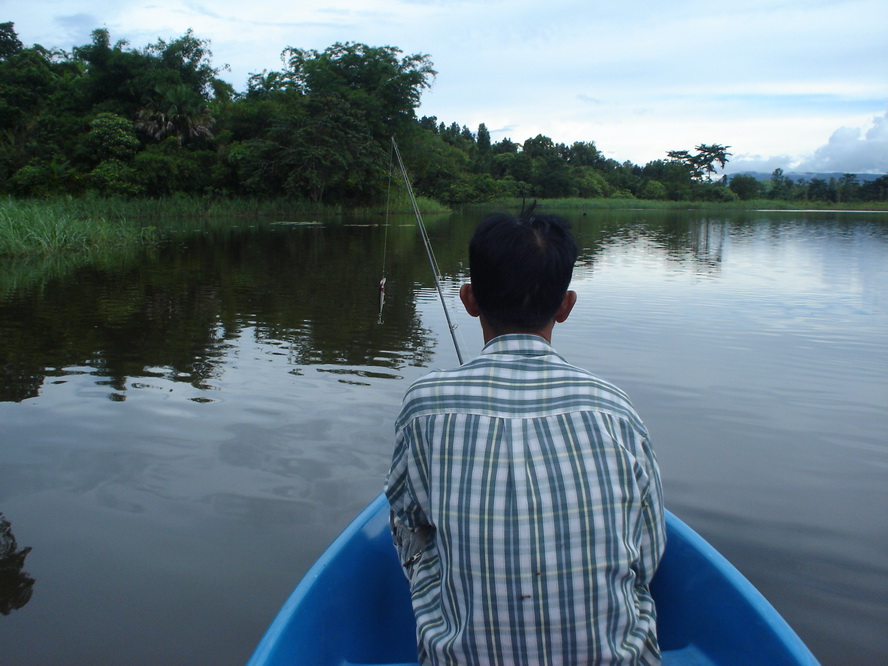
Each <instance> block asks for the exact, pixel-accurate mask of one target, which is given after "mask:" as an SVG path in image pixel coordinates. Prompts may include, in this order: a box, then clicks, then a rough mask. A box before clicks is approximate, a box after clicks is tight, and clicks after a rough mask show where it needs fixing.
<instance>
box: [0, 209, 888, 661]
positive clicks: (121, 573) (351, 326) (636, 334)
mask: <svg viewBox="0 0 888 666" xmlns="http://www.w3.org/2000/svg"><path fill="white" fill-rule="evenodd" d="M572 220H573V223H574V226H575V232H576V235H577V237H578V239H579V240H580V243H581V245H582V247H583V250H582V253H581V258H580V262H579V265H578V267H577V270H576V273H575V279H574V284H573V288H574V289H576V291H577V292H578V294H579V301H578V305H577V307H576V308H575V310H574V312H573V313H572V315H571V317H570V319H569V320H568V321H567V322H566V323H565V324H563V325H561V326H559V327H557V328H556V331H555V337H554V343H555V346H556V348H558V350H559V351H560V352H561V353H562V354H563V355H564V356H566V357H567V358H568V359H569V360H571V361H572V362H574V363H576V364H578V365H581V366H584V367H587V368H589V369H591V370H593V371H594V372H596V373H597V374H599V375H601V376H603V377H605V378H607V379H609V380H611V381H614V382H615V383H617V384H618V385H620V386H621V387H623V388H624V389H626V390H627V391H628V392H629V393H630V395H631V396H632V398H633V400H634V402H635V403H636V406H637V407H638V410H639V412H640V413H641V415H642V417H643V418H644V419H645V421H646V422H647V425H648V427H649V429H650V430H651V432H652V434H653V437H654V443H655V447H656V450H657V453H658V456H659V460H660V464H661V468H662V474H663V482H664V488H665V493H666V501H667V506H668V507H669V508H670V509H671V510H672V511H673V512H675V513H676V514H678V515H679V516H680V517H682V518H683V519H685V520H686V521H687V522H688V523H689V524H691V526H692V527H694V528H695V529H697V531H699V532H700V533H701V534H703V535H704V536H705V537H706V538H707V539H708V540H710V541H711V542H712V543H713V545H715V546H716V547H717V548H718V549H719V550H720V551H721V552H722V553H724V554H725V555H726V556H727V557H728V558H729V559H730V560H731V561H732V562H733V563H734V564H735V565H736V566H737V567H738V568H739V569H740V570H741V571H742V572H743V573H744V574H745V575H746V576H747V577H749V578H750V579H751V580H752V581H753V582H754V583H755V584H756V585H757V586H758V587H759V589H760V590H761V591H762V592H763V593H764V594H765V595H766V596H767V597H768V598H769V599H770V600H771V602H772V603H773V604H774V605H775V606H776V607H777V609H778V610H779V611H780V612H781V613H782V614H783V615H784V616H785V617H786V618H787V620H788V621H789V622H790V624H791V625H792V626H793V627H794V628H795V629H796V631H797V632H798V633H799V634H800V635H801V636H802V638H803V639H804V640H805V641H806V642H807V643H808V644H809V645H810V646H811V648H812V650H813V651H814V652H815V654H816V655H817V656H818V657H819V658H820V659H821V660H822V661H823V662H824V663H832V664H845V663H855V664H866V663H879V661H880V660H881V659H883V658H884V655H885V654H886V653H888V638H886V634H885V631H884V627H885V626H888V610H886V609H888V586H886V583H885V581H886V580H888V511H886V508H888V413H886V412H888V410H886V405H888V216H885V215H864V214H854V213H848V214H837V213H780V212H767V213H743V214H736V215H726V214H718V215H710V214H704V213H676V212H647V211H644V212H642V211H637V212H632V211H628V212H625V211H624V212H601V213H595V214H591V213H590V214H588V215H574V216H573V217H572ZM274 222H289V223H287V224H280V223H277V224H276V223H274ZM426 222H427V224H428V225H429V231H430V234H431V236H432V242H433V244H434V247H435V252H436V256H437V259H438V262H439V264H440V265H441V269H442V272H443V273H444V280H443V286H444V289H445V292H446V295H447V296H446V298H447V301H448V303H449V305H450V307H451V314H452V316H453V317H454V320H455V321H456V323H457V337H458V339H459V340H461V344H462V345H463V346H464V352H465V353H466V355H472V354H475V353H477V351H478V350H479V349H480V347H481V337H480V332H479V331H478V330H477V323H476V322H475V321H474V320H472V319H471V318H470V317H468V316H467V315H465V314H464V313H461V312H460V311H459V308H458V300H457V296H456V290H457V289H458V287H459V284H460V283H461V282H462V281H464V280H465V279H466V267H465V265H464V262H465V261H466V251H465V247H466V243H467V241H468V238H469V236H470V234H471V230H472V226H473V224H474V220H473V219H472V218H470V217H468V216H463V215H453V216H443V217H437V218H431V219H427V220H426ZM192 227H194V225H192ZM46 275H47V273H45V272H44V273H42V274H41V273H40V271H38V270H34V269H33V267H28V268H27V270H22V269H21V267H15V266H10V265H8V264H7V265H3V266H2V267H0V370H2V372H0V512H2V514H3V519H4V520H5V521H6V523H5V524H8V532H9V534H11V535H12V537H13V538H14V540H15V549H14V550H15V552H16V553H18V564H19V565H20V566H19V569H20V571H21V572H23V573H22V576H24V578H22V577H20V578H18V579H17V580H18V582H19V584H20V587H27V588H28V592H29V593H30V597H29V598H26V597H27V596H28V595H27V594H22V592H21V590H20V589H19V590H18V592H19V596H17V597H14V599H17V601H15V602H10V605H11V606H12V608H11V609H10V610H9V614H8V615H4V616H0V646H2V647H0V651H2V657H0V661H2V662H3V663H9V664H34V663H40V664H71V663H94V664H111V663H121V662H125V663H129V664H140V663H144V664H155V663H180V664H185V663H194V664H199V663H214V664H238V663H244V662H245V661H246V660H247V658H248V657H249V655H250V653H251V651H252V649H253V648H254V646H255V644H256V642H257V641H258V639H259V637H260V636H261V634H262V632H263V631H264V629H265V628H266V626H267V625H268V623H269V622H270V620H271V618H272V617H273V616H274V614H275V612H276V611H277V609H278V608H279V607H280V605H281V603H282V602H283V601H284V599H285V598H286V596H287V595H288V594H289V592H290V590H291V589H292V587H293V585H294V584H295V583H296V582H297V581H298V579H299V578H300V576H301V575H302V574H303V573H304V572H305V571H306V569H307V568H308V567H309V566H310V564H311V563H312V562H313V561H314V559H315V558H316V557H317V556H318V555H319V554H320V552H321V551H322V550H323V549H324V548H325V547H326V545H328V543H329V542H330V541H331V540H332V539H333V538H334V537H335V535H336V534H337V533H338V532H339V530H341V529H342V527H344V525H345V524H346V523H347V522H348V521H349V520H350V519H351V518H352V517H353V516H354V515H355V514H356V513H357V512H358V510H359V509H360V508H362V507H363V506H364V505H365V504H367V502H368V501H369V500H370V499H371V498H372V497H373V496H374V495H375V494H376V493H378V492H379V491H380V489H381V484H382V480H383V478H384V475H385V471H386V469H387V466H388V461H389V456H390V454H391V448H392V441H391V439H392V421H393V419H394V417H395V415H396V413H397V410H398V405H399V403H400V399H401V396H402V395H403V392H404V390H405V389H406V386H407V385H408V384H409V383H410V382H411V381H413V380H414V379H416V378H418V377H420V376H421V375H422V374H424V373H425V372H426V371H427V370H428V369H429V368H430V367H442V366H451V365H454V364H455V363H456V355H455V353H454V351H453V347H452V344H451V342H450V338H449V335H448V334H447V331H446V326H445V323H444V317H443V314H442V311H441V307H440V304H439V303H438V301H437V294H436V292H435V290H434V287H433V285H432V282H431V278H430V274H429V270H428V267H427V264H426V259H425V255H424V251H423V249H422V246H421V242H420V239H419V237H418V234H417V233H416V230H415V228H414V226H413V224H412V222H411V220H409V219H406V218H405V219H394V220H391V221H390V224H389V225H388V226H386V225H385V221H384V220H382V219H379V218H372V219H352V220H343V219H335V220H320V221H317V220H312V221H308V223H305V222H298V221H290V220H271V221H265V222H260V223H255V224H253V225H252V226H240V227H236V228H220V227H218V226H207V227H206V228H201V226H200V225H197V226H196V227H194V228H191V229H189V230H187V232H186V231H183V232H182V233H180V234H178V235H177V236H176V238H175V239H174V241H173V242H171V243H170V244H168V245H166V246H163V247H161V248H157V249H155V250H152V251H150V252H147V253H145V254H144V256H142V255H138V256H127V257H120V258H117V259H115V260H114V261H110V260H109V261H107V262H105V263H104V264H102V265H82V266H77V265H73V266H68V267H63V268H55V269H54V272H50V273H49V274H48V275H49V277H46ZM383 275H385V276H386V278H387V281H386V300H385V303H384V305H383V307H382V309H381V310H380V302H379V297H378V289H377V285H378V283H379V280H380V278H381V277H382V276H383ZM10 285H13V286H10ZM27 548H30V549H31V550H30V551H29V552H27V553H25V555H24V556H22V552H23V550H24V549H27ZM29 579H32V580H33V585H29V584H28V582H27V581H28V580H29ZM3 593H4V592H0V594H3ZM7 598H13V597H10V596H9V595H7ZM17 605H18V607H17V608H16V606H17ZM0 608H3V606H0Z"/></svg>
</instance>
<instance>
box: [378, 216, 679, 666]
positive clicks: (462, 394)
mask: <svg viewBox="0 0 888 666" xmlns="http://www.w3.org/2000/svg"><path fill="white" fill-rule="evenodd" d="M576 257H577V248H576V245H575V244H574V241H573V239H572V238H571V236H570V233H569V231H568V229H567V225H566V223H564V222H563V221H562V220H560V219H559V218H556V217H551V216H534V214H533V213H532V212H530V213H522V215H521V217H520V218H518V219H516V218H513V217H510V216H508V215H503V214H496V215H492V216H488V217H487V218H486V219H485V220H484V221H483V222H482V223H481V224H480V225H479V226H478V228H477V229H476V231H475V235H474V236H473V238H472V240H471V243H470V245H469V268H470V272H471V284H466V285H463V286H462V289H461V290H460V297H461V299H462V302H463V305H464V306H465V308H466V310H467V311H468V313H469V314H470V315H472V316H474V317H479V318H480V322H481V329H482V332H483V335H484V341H485V346H484V350H483V351H482V353H481V355H480V356H479V357H478V358H476V359H474V360H472V361H470V362H469V363H467V364H465V365H463V366H461V367H459V368H457V369H454V370H445V371H437V372H432V373H431V374H429V375H427V376H426V377H424V378H423V379H420V380H419V381H417V382H416V383H414V384H413V386H411V387H410V389H409V390H408V391H407V395H406V397H405V399H404V404H403V406H402V410H401V414H400V416H399V417H398V420H397V422H396V424H395V428H396V449H395V453H394V456H393V461H392V467H391V470H390V471H389V475H388V478H387V480H386V495H387V496H388V499H389V502H390V503H391V507H392V530H393V534H394V540H395V545H396V547H397V549H398V551H399V555H400V556H401V561H402V563H403V564H404V567H405V572H406V574H407V577H408V579H409V581H410V589H411V596H412V602H413V609H414V613H415V615H416V622H417V642H418V649H419V659H420V662H421V663H423V664H505V665H509V666H511V665H512V664H528V665H531V664H533V665H537V664H600V663H605V664H612V663H620V664H635V663H637V664H656V663H659V661H660V651H659V647H658V644H657V633H656V610H655V608H654V603H653V600H652V598H651V595H650V590H649V584H650V581H651V578H652V577H653V575H654V571H655V570H656V568H657V565H658V563H659V561H660V556H661V555H662V552H663V547H664V545H665V532H664V521H663V504H662V496H661V487H660V478H659V471H658V469H657V463H656V460H655V457H654V453H653V451H652V449H651V445H650V441H649V439H648V434H647V431H646V429H645V426H644V425H643V423H642V422H641V419H640V418H639V417H638V415H637V414H636V412H635V410H634V409H633V407H632V405H631V404H630V402H629V400H628V398H627V397H626V395H625V394H624V393H623V392H622V391H620V390H619V389H617V388H616V387H614V386H612V385H611V384H608V383H607V382H604V381H602V380H600V379H598V378H596V377H594V376H593V375H591V374H590V373H588V372H586V371H585V370H582V369H579V368H576V367H574V366H571V365H569V364H568V363H567V362H566V361H564V360H563V359H562V358H561V357H560V356H559V355H558V354H556V353H555V351H554V350H553V348H552V347H551V345H550V342H551V337H552V330H553V328H554V326H555V324H556V323H562V322H564V321H565V320H566V319H567V317H568V315H569V314H570V311H571V309H572V308H573V306H574V303H575V302H576V298H577V297H576V293H575V292H573V291H569V290H568V286H569V284H570V279H571V273H572V271H573V265H574V262H575V261H576Z"/></svg>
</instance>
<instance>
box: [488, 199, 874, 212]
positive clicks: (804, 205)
mask: <svg viewBox="0 0 888 666" xmlns="http://www.w3.org/2000/svg"><path fill="white" fill-rule="evenodd" d="M532 200H533V199H530V198H528V199H525V200H522V199H518V198H512V199H497V200H495V201H488V202H485V203H483V204H471V206H472V208H475V207H484V208H487V209H491V210H494V209H496V210H507V211H518V210H520V209H521V206H522V204H523V203H526V204H529V203H530V202H531V201H532ZM537 209H538V210H546V209H548V210H571V211H584V210H604V209H608V210H874V211H884V210H888V203H885V202H878V201H867V202H855V203H833V202H829V203H827V202H823V201H783V200H774V199H748V200H745V201H744V200H738V201H663V200H653V199H631V198H629V199H621V198H601V199H579V198H565V199H539V200H537Z"/></svg>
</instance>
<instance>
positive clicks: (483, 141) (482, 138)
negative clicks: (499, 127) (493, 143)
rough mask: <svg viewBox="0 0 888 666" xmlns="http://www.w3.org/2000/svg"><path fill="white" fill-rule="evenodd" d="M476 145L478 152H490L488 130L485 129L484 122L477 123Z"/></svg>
mask: <svg viewBox="0 0 888 666" xmlns="http://www.w3.org/2000/svg"><path fill="white" fill-rule="evenodd" d="M476 145H477V146H478V151H479V152H481V153H487V152H490V132H489V131H488V130H487V125H485V124H484V123H481V124H480V125H478V137H477V139H476Z"/></svg>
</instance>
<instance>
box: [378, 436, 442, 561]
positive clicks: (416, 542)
mask: <svg viewBox="0 0 888 666" xmlns="http://www.w3.org/2000/svg"><path fill="white" fill-rule="evenodd" d="M428 488H429V486H428V466H427V464H426V457H425V449H424V447H423V446H422V437H421V428H420V426H419V424H418V423H417V422H416V420H414V421H411V422H408V423H407V424H406V425H404V426H403V427H400V428H398V429H397V431H396V433H395V452H394V454H393V456H392V466H391V468H390V470H389V473H388V476H387V477H386V483H385V494H386V497H387V498H388V500H389V504H390V505H391V517H390V523H391V530H392V540H393V542H394V545H395V549H396V550H397V551H398V558H399V560H400V562H401V564H402V566H404V568H405V574H406V575H407V576H408V578H409V577H410V574H411V572H412V569H413V565H414V564H415V563H416V562H417V561H418V560H419V558H420V557H421V555H422V553H423V551H424V550H425V547H426V544H427V543H428V542H429V540H430V539H431V538H432V536H433V534H434V527H433V526H432V525H431V524H430V522H429V520H428V518H427V513H426V507H427V506H428V497H429V493H428Z"/></svg>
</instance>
